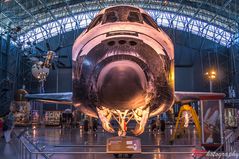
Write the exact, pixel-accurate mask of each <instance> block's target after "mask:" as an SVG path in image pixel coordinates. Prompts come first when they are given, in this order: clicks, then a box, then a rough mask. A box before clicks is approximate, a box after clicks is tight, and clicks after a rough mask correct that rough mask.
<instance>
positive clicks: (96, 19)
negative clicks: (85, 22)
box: [88, 15, 102, 31]
mask: <svg viewBox="0 0 239 159" xmlns="http://www.w3.org/2000/svg"><path fill="white" fill-rule="evenodd" d="M101 22H102V15H98V16H97V17H96V18H95V19H94V20H93V21H92V22H91V23H90V25H89V27H88V31H89V30H90V29H92V28H94V27H95V26H97V25H99V24H101Z"/></svg>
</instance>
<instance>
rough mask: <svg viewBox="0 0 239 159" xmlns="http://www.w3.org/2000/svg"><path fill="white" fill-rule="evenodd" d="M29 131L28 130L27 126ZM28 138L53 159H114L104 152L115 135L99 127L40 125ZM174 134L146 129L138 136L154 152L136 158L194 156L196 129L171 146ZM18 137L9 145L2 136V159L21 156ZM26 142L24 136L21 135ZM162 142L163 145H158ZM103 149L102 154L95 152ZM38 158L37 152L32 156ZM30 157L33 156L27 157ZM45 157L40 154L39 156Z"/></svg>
mask: <svg viewBox="0 0 239 159" xmlns="http://www.w3.org/2000/svg"><path fill="white" fill-rule="evenodd" d="M23 130H24V128H15V130H14V134H16V136H18V137H19V135H21V134H23V133H21V132H23ZM25 130H26V129H25ZM25 134H26V138H27V139H28V141H31V142H33V143H34V144H35V147H33V146H32V145H31V144H29V143H28V142H26V143H28V145H27V146H28V147H29V148H30V149H34V151H39V150H40V151H41V150H42V151H44V152H51V154H50V159H113V158H114V156H113V155H111V154H105V153H104V152H105V151H106V147H105V145H106V140H107V138H109V137H112V136H113V135H112V134H109V133H106V132H103V131H102V130H98V131H97V132H96V133H90V132H88V133H84V132H82V130H81V129H79V128H77V129H76V128H74V129H73V128H67V129H61V128H59V127H46V128H45V127H39V128H36V129H29V130H28V131H26V133H25ZM171 135H172V128H171V127H167V128H166V131H165V133H161V132H149V131H147V130H146V131H145V133H144V134H142V135H141V136H139V138H141V142H142V145H143V146H142V151H143V152H150V153H151V154H135V155H134V156H133V158H137V159H189V158H192V155H191V153H190V152H192V150H193V149H195V147H196V146H199V145H200V143H199V141H198V139H197V136H196V132H195V129H194V128H193V127H190V128H188V129H187V130H186V132H185V135H183V136H182V137H181V138H179V139H176V140H175V142H174V144H173V145H171V144H170V143H169V140H170V138H171ZM16 136H15V137H14V138H13V141H12V142H11V143H9V144H6V143H5V142H4V140H3V139H1V140H0V159H17V158H20V156H19V153H17V152H19V145H18V144H17V142H16V141H17V139H16ZM22 139H24V141H25V137H22ZM157 145H160V146H157ZM56 152H60V153H63V152H89V153H86V154H77V155H76V154H74V155H72V154H70V155H66V154H55V153H56ZM92 152H100V153H102V154H92ZM152 152H165V153H167V152H179V153H182V152H186V153H185V154H184V153H182V154H153V153H152ZM31 157H32V158H35V156H34V155H32V156H31ZM27 158H28V159H30V156H27ZM41 158H44V157H43V156H38V159H41Z"/></svg>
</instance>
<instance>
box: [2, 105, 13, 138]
mask: <svg viewBox="0 0 239 159" xmlns="http://www.w3.org/2000/svg"><path fill="white" fill-rule="evenodd" d="M14 112H15V111H14V108H13V107H12V106H11V107H10V113H9V114H8V115H7V116H6V117H5V120H4V122H3V134H4V138H5V141H6V143H9V142H10V141H11V133H12V130H13V128H14V120H15V117H14Z"/></svg>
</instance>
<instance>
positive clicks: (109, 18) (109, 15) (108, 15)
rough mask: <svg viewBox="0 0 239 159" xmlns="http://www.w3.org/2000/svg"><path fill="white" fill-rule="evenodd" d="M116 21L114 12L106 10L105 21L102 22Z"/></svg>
mask: <svg viewBox="0 0 239 159" xmlns="http://www.w3.org/2000/svg"><path fill="white" fill-rule="evenodd" d="M116 21H118V18H117V16H116V14H115V12H113V11H112V12H108V13H106V19H105V22H104V23H113V22H116Z"/></svg>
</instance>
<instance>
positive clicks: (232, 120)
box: [224, 108, 238, 128]
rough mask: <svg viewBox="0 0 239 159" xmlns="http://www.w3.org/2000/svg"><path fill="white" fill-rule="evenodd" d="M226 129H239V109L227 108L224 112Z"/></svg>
mask: <svg viewBox="0 0 239 159" xmlns="http://www.w3.org/2000/svg"><path fill="white" fill-rule="evenodd" d="M224 118H225V127H226V128H237V123H238V121H237V109H236V108H226V109H225V110H224Z"/></svg>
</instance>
